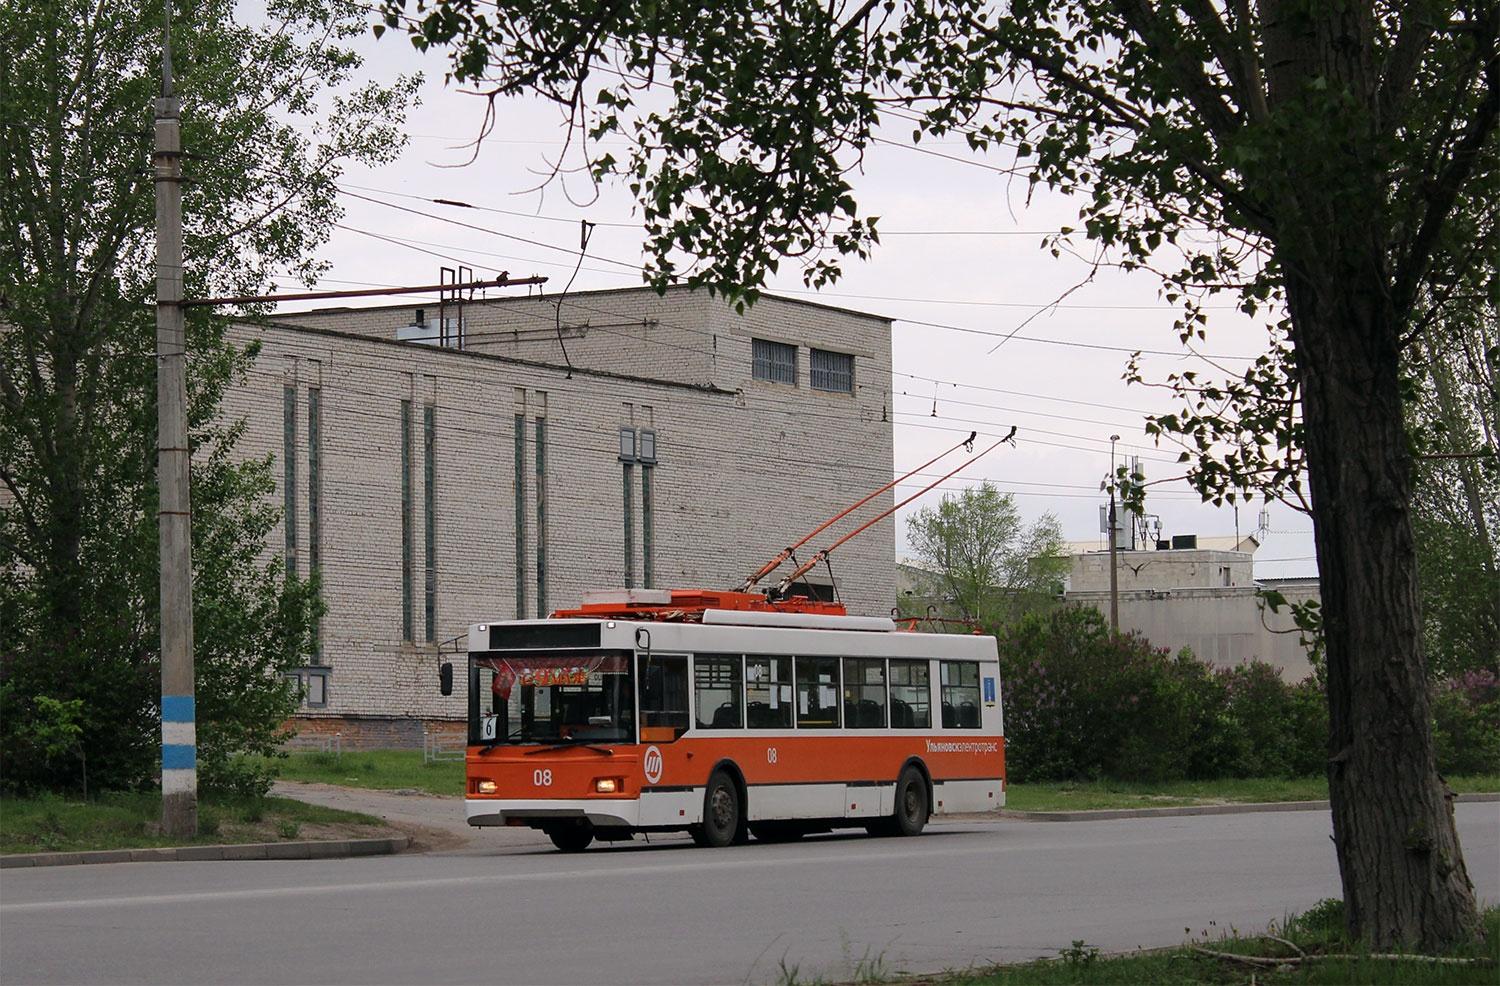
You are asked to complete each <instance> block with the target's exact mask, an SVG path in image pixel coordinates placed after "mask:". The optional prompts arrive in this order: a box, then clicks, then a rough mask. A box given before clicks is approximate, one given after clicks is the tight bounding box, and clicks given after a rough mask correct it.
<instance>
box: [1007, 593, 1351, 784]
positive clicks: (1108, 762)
mask: <svg viewBox="0 0 1500 986" xmlns="http://www.w3.org/2000/svg"><path fill="white" fill-rule="evenodd" d="M998 639H999V648H1000V671H1001V676H1002V680H1003V681H1004V684H1005V722H1006V760H1007V774H1008V776H1009V777H1010V779H1011V780H1012V781H1014V782H1017V783H1025V782H1027V781H1066V780H1089V779H1096V778H1101V777H1107V778H1112V779H1117V780H1127V781H1148V782H1150V781H1172V780H1186V779H1194V780H1198V779H1214V778H1220V777H1299V776H1306V775H1307V774H1310V773H1317V772H1320V771H1321V770H1322V765H1323V763H1324V761H1325V759H1326V755H1325V753H1324V750H1325V749H1326V746H1327V735H1328V718H1327V705H1326V702H1325V701H1324V698H1323V694H1322V690H1321V689H1320V688H1319V687H1318V686H1317V684H1316V683H1315V682H1312V681H1307V682H1303V683H1301V684H1297V685H1292V684H1288V683H1287V682H1285V681H1283V680H1282V678H1281V673H1280V671H1279V670H1277V669H1276V668H1274V667H1272V666H1271V665H1268V664H1264V663H1261V662H1251V663H1249V664H1245V665H1241V666H1239V667H1235V668H1228V669H1215V668H1213V667H1212V666H1210V665H1209V664H1207V663H1205V662H1203V661H1200V660H1198V659H1197V658H1196V657H1194V656H1193V654H1192V653H1191V652H1189V651H1186V650H1184V651H1183V652H1181V653H1180V654H1178V655H1177V656H1176V657H1172V656H1170V655H1168V654H1167V652H1166V651H1164V650H1161V649H1158V648H1154V647H1152V646H1151V645H1150V643H1149V642H1148V641H1146V640H1145V639H1143V638H1141V637H1139V636H1135V635H1131V634H1118V633H1111V632H1110V630H1109V628H1108V626H1107V625H1106V624H1105V622H1104V618H1103V616H1101V615H1100V614H1099V613H1098V612H1097V611H1095V610H1093V609H1091V608H1073V609H1062V610H1057V611H1054V612H1051V613H1045V614H1037V615H1033V616H1029V617H1026V618H1025V619H1022V620H1021V621H1019V622H1017V623H1015V624H1013V625H1012V626H1010V627H1007V628H1004V629H1003V630H1001V631H1000V633H999V635H998Z"/></svg>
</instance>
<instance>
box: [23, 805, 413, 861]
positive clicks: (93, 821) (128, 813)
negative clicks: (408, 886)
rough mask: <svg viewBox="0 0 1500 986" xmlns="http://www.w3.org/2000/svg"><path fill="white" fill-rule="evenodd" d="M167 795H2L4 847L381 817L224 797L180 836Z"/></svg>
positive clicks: (217, 836)
mask: <svg viewBox="0 0 1500 986" xmlns="http://www.w3.org/2000/svg"><path fill="white" fill-rule="evenodd" d="M160 818H161V795H159V794H157V793H154V792H143V793H120V792H114V793H108V794H104V795H102V796H100V797H99V798H98V799H97V800H91V801H75V800H72V799H69V798H64V797H59V796H58V795H52V794H44V795H39V796H37V797H31V798H20V797H9V796H7V797H3V798H0V853H22V852H76V851H82V850H98V849H148V848H155V847H159V846H184V845H214V844H219V843H226V842H235V843H238V842H279V841H284V840H285V841H291V840H297V839H351V838H377V837H382V836H388V835H391V834H392V832H391V830H390V829H388V828H386V826H385V825H384V823H382V822H381V821H380V819H378V818H375V817H372V816H370V815H361V814H358V813H357V812H352V811H339V810H337V809H334V808H322V807H319V806H317V805H309V804H303V803H302V802H300V801H293V800H291V799H290V798H254V799H216V798H206V799H203V800H200V801H199V803H198V829H199V835H198V837H197V838H194V839H175V838H170V837H167V836H164V835H161V834H160V832H159V831H157V826H158V822H159V820H160Z"/></svg>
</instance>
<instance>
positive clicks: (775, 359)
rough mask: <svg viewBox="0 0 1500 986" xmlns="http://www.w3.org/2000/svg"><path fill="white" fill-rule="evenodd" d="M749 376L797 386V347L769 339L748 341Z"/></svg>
mask: <svg viewBox="0 0 1500 986" xmlns="http://www.w3.org/2000/svg"><path fill="white" fill-rule="evenodd" d="M750 357H751V359H750V362H751V367H750V376H752V377H753V378H754V379H756V380H767V381H769V382H771V383H787V384H791V385H792V386H793V387H795V386H797V347H796V346H793V345H791V344H790V343H786V342H772V341H771V340H769V339H752V340H750Z"/></svg>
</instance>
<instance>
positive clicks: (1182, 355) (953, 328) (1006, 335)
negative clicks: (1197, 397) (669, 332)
mask: <svg viewBox="0 0 1500 986" xmlns="http://www.w3.org/2000/svg"><path fill="white" fill-rule="evenodd" d="M361 197H363V196H361ZM371 201H375V200H371ZM383 204H385V205H388V206H390V207H391V208H394V209H401V210H402V211H406V212H413V213H415V214H417V215H422V216H428V217H429V218H435V219H439V220H440V221H443V222H449V223H455V224H456V225H459V226H463V227H465V228H468V229H473V230H477V231H479V232H494V233H495V235H497V236H507V237H509V238H512V239H523V238H521V237H510V234H505V233H499V232H496V231H492V230H486V229H485V228H484V227H481V226H474V225H472V224H469V223H460V222H457V220H452V219H446V218H444V217H441V216H431V215H430V214H428V213H424V212H421V211H419V210H415V209H406V208H405V207H404V206H400V205H395V204H394V203H383ZM338 225H340V227H341V228H345V229H349V230H350V231H352V232H359V233H363V234H364V235H367V236H372V237H375V238H378V239H383V240H385V241H387V242H390V243H393V244H395V245H399V246H405V247H407V248H408V249H412V250H417V251H418V252H420V253H427V254H432V255H434V256H438V257H441V258H443V259H446V260H453V261H455V262H463V263H469V264H472V265H473V266H475V267H480V268H482V269H484V270H489V271H498V270H501V268H498V267H494V266H492V265H488V264H482V263H479V262H477V261H474V260H472V259H461V258H457V257H454V256H452V255H450V254H441V253H438V254H434V253H433V252H432V251H431V250H426V249H423V248H421V247H418V246H414V245H412V244H413V243H414V242H421V241H411V240H408V239H406V238H402V237H393V236H386V235H384V234H380V233H373V232H370V231H368V230H358V229H355V228H354V227H348V226H344V225H343V224H338ZM525 242H531V241H525ZM453 249H458V250H463V251H466V252H470V253H477V254H481V255H482V254H484V253H485V251H483V250H474V249H472V248H469V247H453ZM549 249H554V250H560V251H562V252H564V253H571V254H574V255H576V253H577V251H572V250H568V249H567V248H566V247H554V246H549ZM517 259H521V258H517ZM601 259H608V258H601ZM523 262H525V261H524V260H523ZM531 262H532V263H538V264H544V265H546V266H559V267H565V268H566V265H561V264H550V263H547V262H546V261H531ZM608 262H610V263H615V264H620V265H622V266H629V265H626V264H625V262H624V261H618V260H609V261H608ZM587 269H590V270H594V269H595V268H587ZM634 269H637V270H644V268H642V267H635V268H634ZM600 273H616V272H613V271H600ZM769 293H770V294H772V295H773V296H774V295H775V294H791V295H806V296H811V297H853V298H862V297H865V296H861V295H834V294H832V293H828V292H818V291H801V290H796V289H791V288H776V289H773V290H771V291H770V292H769ZM1033 307H1039V308H1042V309H1045V308H1047V307H1050V306H1047V305H1041V306H1033ZM881 317H884V316H881ZM893 321H894V322H898V323H905V324H908V325H915V326H923V327H927V328H934V329H940V330H944V331H949V332H959V333H965V334H969V335H977V336H983V337H986V338H1000V339H1004V340H1011V339H1018V340H1021V341H1023V342H1034V343H1040V344H1043V345H1052V346H1068V347H1073V348H1078V349H1091V350H1099V351H1104V352H1117V353H1125V354H1135V353H1140V354H1141V355H1147V356H1168V357H1173V358H1177V359H1187V358H1197V359H1205V360H1240V361H1246V362H1251V361H1254V360H1256V359H1259V357H1256V356H1238V355H1229V354H1211V353H1198V352H1194V351H1192V350H1186V349H1185V350H1181V351H1177V352H1173V351H1169V350H1161V349H1149V348H1133V347H1128V346H1109V345H1104V344H1102V343H1089V342H1079V341H1076V340H1070V339H1049V338H1045V337H1042V336H1028V335H1020V334H1019V333H1011V332H1004V331H999V330H993V329H976V328H973V327H971V326H964V325H954V324H951V323H946V322H933V321H926V320H922V319H913V318H896V319H893ZM687 331H698V332H700V333H702V334H710V333H707V332H705V331H704V330H693V329H689V330H687Z"/></svg>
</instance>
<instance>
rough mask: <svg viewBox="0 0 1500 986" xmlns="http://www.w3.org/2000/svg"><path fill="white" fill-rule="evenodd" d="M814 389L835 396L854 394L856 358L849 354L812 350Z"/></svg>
mask: <svg viewBox="0 0 1500 986" xmlns="http://www.w3.org/2000/svg"><path fill="white" fill-rule="evenodd" d="M811 367H812V373H811V377H812V388H813V390H827V391H831V392H832V393H835V394H852V393H854V357H853V356H851V355H849V354H848V353H831V352H829V351H828V350H826V349H814V350H812V359H811Z"/></svg>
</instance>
